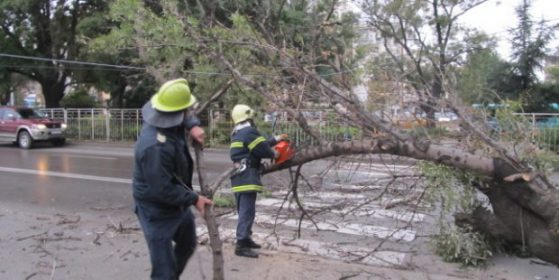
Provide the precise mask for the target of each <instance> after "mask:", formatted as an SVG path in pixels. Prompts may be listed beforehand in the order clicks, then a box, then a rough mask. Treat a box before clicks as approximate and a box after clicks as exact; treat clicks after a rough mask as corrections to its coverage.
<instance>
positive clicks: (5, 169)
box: [0, 167, 200, 191]
mask: <svg viewBox="0 0 559 280" xmlns="http://www.w3.org/2000/svg"><path fill="white" fill-rule="evenodd" d="M0 172H9V173H19V174H31V175H39V176H52V177H61V178H71V179H81V180H90V181H101V182H109V183H121V184H132V179H127V178H117V177H103V176H93V175H86V174H78V173H65V172H56V171H44V170H37V169H22V168H13V167H0ZM192 187H193V189H194V191H200V186H198V185H192Z"/></svg>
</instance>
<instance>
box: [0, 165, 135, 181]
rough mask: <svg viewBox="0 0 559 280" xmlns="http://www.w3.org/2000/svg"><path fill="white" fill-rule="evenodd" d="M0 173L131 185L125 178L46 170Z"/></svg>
mask: <svg viewBox="0 0 559 280" xmlns="http://www.w3.org/2000/svg"><path fill="white" fill-rule="evenodd" d="M0 171H2V172H10V173H20V174H32V175H40V176H52V177H62V178H71V179H81V180H91V181H101V182H109V183H122V184H132V180H131V179H125V178H115V177H103V176H93V175H86V174H77V173H65V172H56V171H46V170H37V169H22V168H12V167H0Z"/></svg>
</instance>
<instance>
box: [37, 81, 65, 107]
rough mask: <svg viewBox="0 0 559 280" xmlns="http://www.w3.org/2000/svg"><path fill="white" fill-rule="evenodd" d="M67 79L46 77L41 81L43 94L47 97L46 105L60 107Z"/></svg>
mask: <svg viewBox="0 0 559 280" xmlns="http://www.w3.org/2000/svg"><path fill="white" fill-rule="evenodd" d="M64 80H65V79H61V80H57V79H45V80H43V81H39V83H40V84H41V87H42V88H43V95H44V97H45V106H46V107H47V108H56V107H60V100H62V98H63V97H64V90H65V89H66V87H65V81H64Z"/></svg>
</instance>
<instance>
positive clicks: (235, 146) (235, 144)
mask: <svg viewBox="0 0 559 280" xmlns="http://www.w3.org/2000/svg"><path fill="white" fill-rule="evenodd" d="M243 146H244V145H243V142H239V141H235V142H231V146H230V148H231V149H233V148H242V147H243Z"/></svg>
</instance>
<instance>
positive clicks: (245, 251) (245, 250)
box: [235, 244, 258, 258]
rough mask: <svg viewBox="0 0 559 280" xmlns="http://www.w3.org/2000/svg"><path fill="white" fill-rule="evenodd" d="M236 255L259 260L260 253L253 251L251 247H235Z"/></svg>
mask: <svg viewBox="0 0 559 280" xmlns="http://www.w3.org/2000/svg"><path fill="white" fill-rule="evenodd" d="M235 255H237V256H239V257H246V258H258V253H257V252H255V251H253V250H252V249H251V248H250V247H246V246H242V245H240V244H237V245H235Z"/></svg>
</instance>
